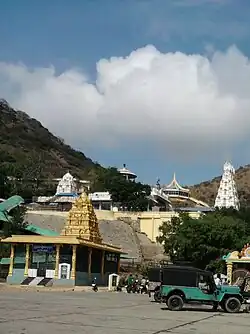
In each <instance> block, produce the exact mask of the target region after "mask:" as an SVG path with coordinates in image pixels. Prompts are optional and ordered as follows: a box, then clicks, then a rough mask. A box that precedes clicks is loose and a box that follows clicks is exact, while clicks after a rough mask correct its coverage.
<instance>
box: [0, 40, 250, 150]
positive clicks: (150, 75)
mask: <svg viewBox="0 0 250 334" xmlns="http://www.w3.org/2000/svg"><path fill="white" fill-rule="evenodd" d="M0 92H1V96H2V97H4V98H6V99H7V100H8V101H9V102H10V104H12V105H13V106H14V107H15V108H18V109H22V110H24V111H26V112H27V113H28V114H29V115H30V116H31V117H35V118H37V119H38V120H40V121H41V122H42V123H43V124H44V125H45V126H46V127H48V128H49V129H50V130H51V131H53V132H54V133H56V134H57V135H59V136H60V137H64V138H65V140H66V141H67V142H69V143H71V144H74V145H75V146H77V147H81V148H82V149H83V150H84V148H86V147H87V146H88V147H91V146H99V147H105V146H110V145H117V146H119V145H120V143H121V142H123V141H124V140H126V138H127V139H129V140H130V141H134V142H135V143H141V142H142V143H143V142H144V141H145V142H147V143H148V142H150V143H151V146H154V145H155V147H157V148H158V149H159V150H160V151H162V154H164V155H165V154H167V153H171V152H174V153H175V154H176V156H178V154H179V155H180V156H181V155H183V154H184V155H185V156H188V155H190V154H191V155H192V154H193V155H196V154H202V155H203V154H204V150H206V151H205V154H204V155H207V154H208V152H219V154H220V153H222V154H223V152H225V150H228V148H229V144H228V142H229V143H232V142H234V141H236V142H239V141H241V140H244V139H248V133H249V132H250V64H249V60H248V59H247V58H246V57H245V56H244V55H243V54H242V53H241V52H240V51H239V50H238V49H237V48H236V47H232V48H230V49H229V50H228V51H227V52H226V53H219V52H215V53H214V54H213V56H212V58H211V59H208V58H206V57H205V56H202V55H198V54H194V55H186V54H184V53H180V52H176V53H166V54H164V53H161V52H159V51H158V50H156V49H155V48H154V47H153V46H146V47H144V48H141V49H138V50H136V51H133V52H132V53H131V54H130V55H129V56H128V57H125V58H116V57H113V58H111V59H109V60H106V59H101V60H100V61H99V62H98V64H97V81H96V85H94V84H92V83H89V82H88V78H87V77H86V76H85V75H84V74H83V73H81V72H80V71H78V70H74V69H70V70H68V71H66V72H64V73H62V74H61V75H57V74H56V72H55V69H54V68H53V67H51V68H35V69H32V70H31V69H29V68H27V67H26V66H24V65H21V64H8V63H0ZM219 143H220V144H219ZM207 150H209V151H207ZM190 152H191V153H190Z"/></svg>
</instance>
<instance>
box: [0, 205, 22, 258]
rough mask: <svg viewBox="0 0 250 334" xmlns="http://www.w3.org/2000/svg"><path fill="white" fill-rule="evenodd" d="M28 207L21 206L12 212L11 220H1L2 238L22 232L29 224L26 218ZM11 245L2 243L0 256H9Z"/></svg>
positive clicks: (0, 244)
mask: <svg viewBox="0 0 250 334" xmlns="http://www.w3.org/2000/svg"><path fill="white" fill-rule="evenodd" d="M25 214H26V208H25V207H24V206H19V207H17V208H15V209H13V210H11V212H10V220H9V221H8V222H2V223H1V222H0V234H1V235H0V236H1V238H7V237H10V236H11V235H13V234H21V233H23V230H24V229H25V227H26V226H27V222H26V220H25ZM9 255H10V245H8V244H3V243H0V258H2V257H9Z"/></svg>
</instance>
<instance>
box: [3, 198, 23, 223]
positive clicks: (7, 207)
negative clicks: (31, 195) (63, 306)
mask: <svg viewBox="0 0 250 334" xmlns="http://www.w3.org/2000/svg"><path fill="white" fill-rule="evenodd" d="M23 203H24V199H23V198H22V197H21V196H18V195H14V196H11V197H10V198H8V199H6V200H5V201H3V202H2V203H0V221H5V222H8V221H9V220H10V219H11V217H10V216H9V212H10V211H11V210H13V209H14V208H16V207H17V206H19V205H20V204H23Z"/></svg>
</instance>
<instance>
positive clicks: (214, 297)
mask: <svg viewBox="0 0 250 334" xmlns="http://www.w3.org/2000/svg"><path fill="white" fill-rule="evenodd" d="M160 295H161V299H162V301H164V302H165V303H166V305H167V307H168V309H169V310H172V311H179V310H181V309H182V308H183V306H184V304H188V303H192V304H207V305H212V306H213V309H214V310H216V309H217V308H218V306H220V307H221V308H222V310H224V311H225V312H229V313H236V312H239V311H240V309H241V305H242V304H243V303H244V297H243V295H242V293H241V290H240V288H239V287H238V286H229V285H221V286H216V285H215V282H214V278H213V274H212V273H211V272H209V271H205V270H200V269H197V268H193V267H182V266H175V265H169V266H167V267H165V268H164V269H162V283H161V289H160Z"/></svg>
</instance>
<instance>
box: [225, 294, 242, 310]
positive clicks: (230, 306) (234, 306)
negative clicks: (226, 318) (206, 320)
mask: <svg viewBox="0 0 250 334" xmlns="http://www.w3.org/2000/svg"><path fill="white" fill-rule="evenodd" d="M224 305H225V306H224V307H225V311H226V312H228V313H238V312H239V311H240V309H241V302H240V300H239V299H238V298H237V297H229V298H227V299H226V300H225V303H224Z"/></svg>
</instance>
